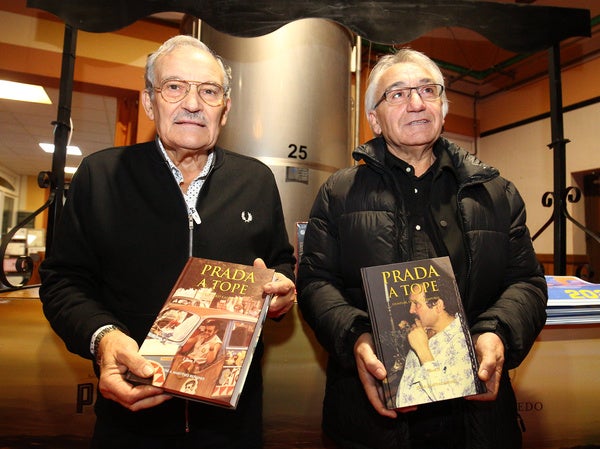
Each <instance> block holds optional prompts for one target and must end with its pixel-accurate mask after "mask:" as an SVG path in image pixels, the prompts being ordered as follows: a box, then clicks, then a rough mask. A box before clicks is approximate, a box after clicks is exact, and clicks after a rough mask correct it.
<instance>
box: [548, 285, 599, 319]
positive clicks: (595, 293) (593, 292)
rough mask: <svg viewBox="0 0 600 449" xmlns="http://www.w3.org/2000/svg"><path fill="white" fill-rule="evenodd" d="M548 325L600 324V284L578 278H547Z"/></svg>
mask: <svg viewBox="0 0 600 449" xmlns="http://www.w3.org/2000/svg"><path fill="white" fill-rule="evenodd" d="M546 281H547V282H548V307H547V309H546V311H547V313H548V319H547V320H546V324H547V325H558V324H590V323H600V284H592V283H591V282H587V281H584V280H583V279H580V278H578V277H576V276H546Z"/></svg>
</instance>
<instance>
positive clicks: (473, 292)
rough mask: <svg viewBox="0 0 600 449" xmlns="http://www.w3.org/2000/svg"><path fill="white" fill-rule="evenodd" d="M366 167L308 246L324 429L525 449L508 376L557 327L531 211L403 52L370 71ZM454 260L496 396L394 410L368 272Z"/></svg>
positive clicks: (382, 444)
mask: <svg viewBox="0 0 600 449" xmlns="http://www.w3.org/2000/svg"><path fill="white" fill-rule="evenodd" d="M365 103H366V111H367V115H368V119H369V123H370V125H371V128H372V129H373V131H374V133H375V134H376V135H377V136H378V137H376V138H375V139H373V140H371V141H370V142H367V143H366V144H364V145H361V146H359V147H358V148H356V149H355V151H354V152H353V156H354V158H355V159H356V160H357V161H362V162H364V163H363V164H358V165H356V166H354V167H352V168H347V169H342V170H340V171H338V172H337V173H335V174H333V175H332V176H331V177H330V179H329V180H328V181H327V182H326V183H325V184H324V185H323V186H322V188H321V190H320V192H319V194H318V195H317V198H316V200H315V203H314V205H313V209H312V211H311V216H310V220H309V223H308V227H307V231H306V234H305V239H304V247H303V256H302V260H301V263H300V270H299V279H298V290H299V294H300V295H299V300H298V301H299V305H300V308H301V311H302V313H303V317H304V319H305V320H306V321H307V322H308V324H309V325H310V326H311V327H312V329H313V330H314V332H315V335H316V337H317V339H318V340H319V342H320V343H321V344H322V345H323V347H324V348H325V349H326V350H327V351H328V353H329V362H328V367H327V385H326V392H325V399H324V403H323V423H322V424H323V429H324V432H325V433H326V435H328V437H329V438H331V439H332V440H333V441H334V444H335V446H334V447H340V448H345V449H346V448H349V449H395V448H403V449H404V448H406V449H417V448H419V449H420V448H426V449H452V448H456V449H483V448H485V449H488V448H490V449H491V448H493V449H518V448H520V447H521V445H522V443H521V431H520V428H519V425H518V414H517V404H516V399H515V395H514V392H513V389H512V387H511V384H510V379H509V376H508V370H510V369H512V368H515V367H517V366H518V365H519V364H520V363H521V362H522V361H523V359H524V358H525V356H526V355H527V353H528V352H529V350H530V348H531V346H532V345H533V342H534V341H535V339H536V337H537V335H538V334H539V332H540V331H541V329H542V327H543V325H544V323H545V321H546V302H547V287H546V282H545V278H544V276H543V273H542V271H541V267H540V265H539V263H538V261H537V259H536V256H535V253H534V250H533V246H532V242H531V238H530V234H529V231H528V229H527V227H526V223H525V218H526V214H525V205H524V203H523V200H522V198H521V196H520V195H519V193H518V191H517V189H516V188H515V186H514V185H513V184H512V183H511V182H509V181H507V180H506V179H504V178H502V177H500V175H499V172H498V170H496V169H494V168H492V167H490V166H487V165H485V164H484V163H482V162H481V161H479V160H478V159H477V158H475V157H474V156H473V155H471V154H469V153H468V152H466V151H464V150H463V149H461V148H459V147H458V146H456V145H455V144H453V143H451V142H449V141H448V140H446V139H445V138H443V137H441V133H442V127H443V124H444V117H445V116H446V113H447V111H448V100H447V98H446V94H445V92H444V80H443V76H442V73H441V72H440V70H439V68H438V67H437V66H436V64H435V63H434V62H433V61H432V60H431V59H429V58H428V57H427V56H425V55H424V54H422V53H419V52H417V51H414V50H410V49H401V50H399V51H398V52H397V53H396V54H394V55H389V56H385V57H383V58H382V59H381V60H380V61H379V62H378V63H377V65H376V66H375V67H374V68H373V71H372V73H371V75H370V78H369V82H368V86H367V91H366V98H365ZM438 256H449V257H450V260H451V262H452V266H453V269H454V272H455V275H456V278H457V283H458V285H459V289H460V293H461V298H462V301H463V305H464V308H465V311H466V314H467V319H468V323H469V326H470V332H471V336H472V338H473V341H474V344H475V350H476V354H477V358H478V360H479V362H480V367H479V372H478V375H479V378H480V379H481V380H482V381H484V382H485V384H486V387H487V390H488V392H487V393H484V394H482V395H478V396H472V397H469V398H467V399H463V398H461V399H453V400H448V401H441V402H436V403H430V404H424V405H419V406H417V407H416V408H415V407H413V408H410V409H402V410H388V409H386V407H385V405H384V402H383V400H382V393H381V391H382V390H381V380H382V379H384V377H385V374H386V372H385V368H384V366H383V364H382V363H381V361H380V360H378V358H377V356H376V354H375V349H374V344H373V337H372V334H371V326H370V321H369V316H368V313H367V305H366V302H365V297H364V294H363V290H362V284H361V276H360V268H361V267H366V266H374V265H383V264H389V263H393V262H401V261H408V260H418V259H424V258H428V257H438Z"/></svg>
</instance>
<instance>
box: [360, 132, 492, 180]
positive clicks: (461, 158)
mask: <svg viewBox="0 0 600 449" xmlns="http://www.w3.org/2000/svg"><path fill="white" fill-rule="evenodd" d="M386 151H387V146H386V143H385V140H384V139H383V137H376V138H374V139H372V140H369V141H368V142H366V143H364V144H362V145H360V146H358V147H357V148H356V149H355V150H354V151H353V152H352V157H353V158H354V160H356V161H363V162H364V163H365V164H367V165H368V166H370V167H371V168H373V169H374V170H376V171H378V172H382V171H384V170H385V162H384V161H385V152H386ZM433 151H434V153H435V155H436V156H437V157H438V158H440V159H441V160H440V169H441V170H444V169H450V170H452V172H453V173H454V175H455V176H456V179H457V180H458V182H459V184H461V185H462V184H470V183H473V182H483V181H486V180H489V179H492V178H495V177H496V176H498V175H499V174H500V173H499V171H498V170H497V169H496V168H494V167H492V166H490V165H487V164H484V163H483V162H481V161H480V160H479V159H478V158H477V157H476V156H474V155H473V154H471V153H469V152H468V151H466V150H464V149H462V148H460V147H459V146H458V145H456V144H455V143H453V142H450V141H449V140H448V139H446V138H445V137H440V138H439V139H438V140H437V141H436V142H435V144H434V149H433Z"/></svg>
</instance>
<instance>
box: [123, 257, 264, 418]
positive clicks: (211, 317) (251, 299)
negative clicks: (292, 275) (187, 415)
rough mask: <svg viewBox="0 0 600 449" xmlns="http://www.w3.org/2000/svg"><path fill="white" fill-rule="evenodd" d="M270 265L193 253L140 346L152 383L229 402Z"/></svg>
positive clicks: (256, 324) (249, 350)
mask: <svg viewBox="0 0 600 449" xmlns="http://www.w3.org/2000/svg"><path fill="white" fill-rule="evenodd" d="M274 274H275V270H273V269H269V268H263V269H261V268H254V267H252V266H248V265H241V264H234V263H229V262H221V261H215V260H209V259H202V258H196V257H192V258H190V259H189V260H188V262H187V263H186V265H185V267H184V269H183V270H182V272H181V274H180V276H179V278H178V279H177V282H176V283H175V285H174V286H173V288H172V290H171V293H170V294H169V297H168V298H167V301H166V302H165V304H164V306H163V307H162V309H161V311H160V312H159V314H158V316H157V318H156V320H155V321H154V324H153V325H152V327H151V329H150V332H149V333H148V335H147V336H146V339H145V340H144V342H143V343H142V346H141V347H140V351H139V352H140V354H141V355H143V356H144V357H145V358H146V359H148V360H150V361H151V363H152V364H153V365H154V367H155V372H154V376H153V377H152V378H148V379H141V378H139V377H137V376H135V375H133V374H132V373H128V376H127V377H128V379H129V380H130V381H132V382H143V383H151V384H152V385H154V386H157V387H161V388H163V389H164V390H165V391H166V392H168V393H171V394H173V395H175V396H180V397H185V398H188V399H193V400H198V401H202V402H206V403H209V404H214V405H219V406H222V407H227V408H236V407H237V403H238V400H239V397H240V394H241V392H242V389H243V386H244V382H245V379H246V376H247V373H248V370H249V368H250V363H251V361H252V356H253V354H254V349H255V347H256V345H257V343H258V340H259V337H260V333H261V331H262V327H263V324H264V321H265V318H266V315H267V310H268V308H269V302H270V297H269V296H267V295H263V289H262V286H263V285H264V284H266V283H267V282H270V281H271V280H273V276H274Z"/></svg>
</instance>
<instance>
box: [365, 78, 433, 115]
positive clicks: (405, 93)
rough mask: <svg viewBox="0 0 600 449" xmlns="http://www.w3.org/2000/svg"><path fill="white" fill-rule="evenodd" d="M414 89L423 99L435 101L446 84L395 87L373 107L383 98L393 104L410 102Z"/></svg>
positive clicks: (376, 104)
mask: <svg viewBox="0 0 600 449" xmlns="http://www.w3.org/2000/svg"><path fill="white" fill-rule="evenodd" d="M413 90H414V91H415V92H416V93H417V94H418V95H419V97H421V100H423V101H434V100H437V99H438V98H440V96H441V95H442V92H444V86H442V85H441V84H423V85H422V86H417V87H394V88H391V89H388V90H386V91H385V92H384V93H383V95H382V96H381V98H380V99H379V101H378V102H377V103H375V106H373V109H375V108H376V107H377V106H379V105H380V104H381V102H382V101H383V100H385V101H387V102H388V103H389V104H391V105H398V104H404V103H408V102H409V101H410V96H411V94H412V91H413Z"/></svg>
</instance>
